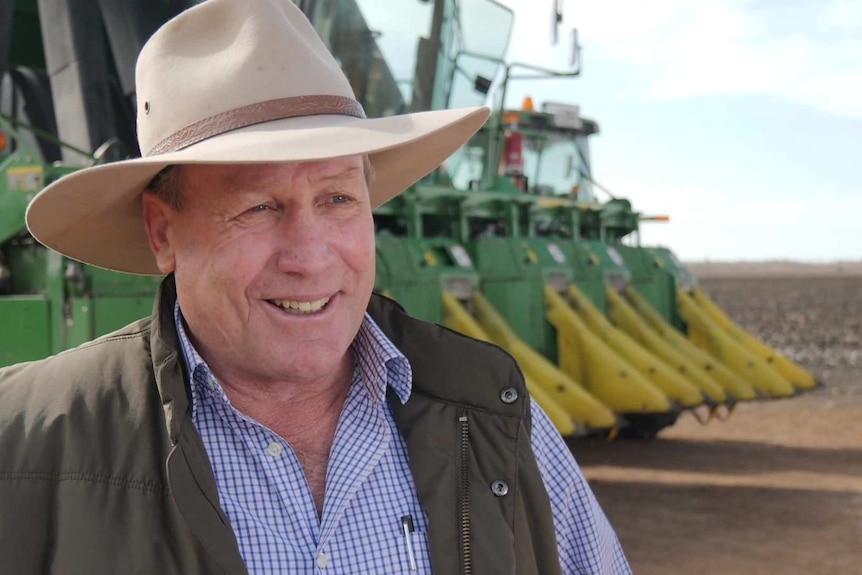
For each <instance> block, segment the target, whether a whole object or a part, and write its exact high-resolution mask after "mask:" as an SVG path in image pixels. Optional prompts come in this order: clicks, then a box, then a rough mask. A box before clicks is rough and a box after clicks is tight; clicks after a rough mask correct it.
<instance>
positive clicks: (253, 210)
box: [246, 204, 272, 214]
mask: <svg viewBox="0 0 862 575" xmlns="http://www.w3.org/2000/svg"><path fill="white" fill-rule="evenodd" d="M268 210H272V206H268V205H266V204H258V205H257V206H254V207H253V208H250V209H248V210H246V212H248V213H251V214H258V213H262V212H266V211H268Z"/></svg>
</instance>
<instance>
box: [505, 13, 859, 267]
mask: <svg viewBox="0 0 862 575" xmlns="http://www.w3.org/2000/svg"><path fill="white" fill-rule="evenodd" d="M502 3H503V4H506V5H508V6H510V7H512V8H513V10H514V11H515V14H516V16H515V27H514V31H513V36H512V42H511V44H510V48H509V60H510V61H511V60H517V61H523V62H529V63H536V64H542V63H547V62H549V61H550V58H551V57H552V54H551V52H550V50H551V48H549V44H550V40H549V37H550V34H549V29H550V24H549V22H550V13H551V1H550V0H503V1H502ZM563 8H564V15H565V19H564V23H563V25H564V26H565V27H572V26H574V27H576V28H577V29H578V34H579V39H580V44H581V46H582V58H583V63H582V72H581V74H580V76H578V77H576V78H566V79H559V80H537V81H521V82H517V83H513V84H512V85H511V86H510V87H509V97H508V98H507V102H508V103H509V104H510V105H513V106H517V105H519V104H520V102H521V99H522V97H523V96H524V95H530V96H531V97H532V98H533V99H534V100H535V101H536V104H537V106H538V105H539V104H540V102H542V101H546V100H552V101H564V102H571V103H576V104H578V105H579V106H580V109H581V114H582V115H583V116H586V117H589V118H592V119H594V120H596V121H598V123H599V125H600V128H601V132H600V133H599V134H597V135H595V136H593V138H592V147H591V152H592V169H593V176H594V178H595V179H596V181H597V182H599V183H600V184H602V185H603V186H605V187H607V188H608V189H610V190H611V191H612V192H613V193H614V194H615V195H617V196H622V197H627V198H629V199H630V200H631V201H632V203H633V205H634V207H635V209H637V210H638V211H641V212H643V213H646V214H650V215H669V216H670V222H669V223H644V224H643V225H642V230H641V240H642V243H644V244H651V245H654V244H660V245H665V246H667V247H669V248H671V249H672V250H673V251H674V252H676V253H677V255H678V256H680V257H681V258H682V259H685V260H689V261H693V260H713V261H716V260H722V261H723V260H765V259H791V260H800V261H808V262H825V261H835V260H859V259H862V234H860V233H859V232H858V231H857V230H858V229H859V228H860V227H862V226H860V218H862V193H860V192H862V182H860V178H859V177H858V176H857V171H858V166H860V165H862V2H858V1H849V0H697V1H691V0H653V1H649V0H590V1H588V0H578V1H572V0H563ZM557 49H559V47H558V48H557ZM599 197H600V198H601V196H600V195H599Z"/></svg>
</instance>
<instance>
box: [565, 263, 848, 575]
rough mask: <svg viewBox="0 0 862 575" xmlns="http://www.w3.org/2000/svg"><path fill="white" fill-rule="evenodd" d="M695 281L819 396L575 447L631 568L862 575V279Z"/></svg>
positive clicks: (643, 571)
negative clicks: (812, 383)
mask: <svg viewBox="0 0 862 575" xmlns="http://www.w3.org/2000/svg"><path fill="white" fill-rule="evenodd" d="M703 275H706V274H702V273H701V276H702V277H703ZM701 284H702V286H703V287H704V288H705V290H706V291H707V292H708V293H709V294H711V295H712V296H713V298H714V299H715V300H716V301H717V302H718V303H719V304H720V305H721V306H722V307H723V308H724V309H725V310H726V311H727V312H728V313H729V315H731V316H732V317H733V318H734V319H736V320H737V321H738V322H739V323H740V324H741V325H743V326H744V327H746V328H747V329H749V330H750V331H752V332H753V333H756V334H757V335H759V336H760V337H761V338H762V339H763V340H765V341H767V342H768V343H770V344H771V345H773V346H774V347H776V348H778V349H779V350H781V351H782V352H783V353H784V354H785V355H787V356H788V357H791V358H793V359H795V360H797V361H799V362H800V363H801V364H802V365H803V366H805V367H806V368H808V369H809V370H811V371H813V372H814V373H815V374H816V375H817V376H818V378H819V379H821V380H822V381H823V382H824V383H825V387H824V388H822V389H820V390H817V391H815V392H811V393H808V394H805V395H802V396H798V397H795V398H792V399H787V400H779V401H765V402H758V403H752V404H746V405H742V406H740V407H739V408H738V409H737V410H736V412H735V413H734V414H733V416H732V418H731V419H730V420H729V421H726V422H713V423H711V424H709V425H708V426H701V425H699V424H698V423H697V422H696V421H695V419H694V418H693V417H692V416H691V415H684V416H683V417H681V418H680V420H679V421H678V423H677V424H676V425H675V426H673V427H671V428H669V429H666V430H664V431H663V432H662V433H661V434H660V436H659V438H658V439H656V440H654V441H649V442H637V441H615V442H611V443H608V442H600V441H596V442H587V441H579V442H573V443H572V450H573V452H574V453H575V455H576V457H577V458H578V461H579V462H580V463H581V466H582V467H583V469H584V473H585V474H586V476H587V478H588V479H589V480H590V482H591V483H592V485H593V488H594V490H595V492H596V496H597V497H598V499H599V501H600V502H601V503H602V506H603V507H604V509H605V511H606V512H607V514H608V517H609V518H610V520H611V522H612V523H613V525H614V527H615V528H616V530H617V533H618V535H619V537H620V540H621V541H622V544H623V547H624V549H625V551H626V554H627V556H628V558H629V561H630V562H631V565H632V569H633V571H634V573H635V574H636V575H653V574H655V575H658V574H662V575H665V574H677V573H680V574H709V575H714V574H718V575H724V574H751V575H765V574H770V575H771V574H782V575H796V574H799V575H802V574H806V575H820V574H823V575H826V574H829V575H843V574H848V575H858V574H862V375H860V373H859V367H860V364H862V352H860V345H859V344H860V338H862V277H847V276H846V275H836V276H834V277H823V276H822V275H819V274H811V275H809V276H808V277H797V278H781V277H761V278H755V277H745V278H732V277H726V275H725V276H722V277H715V278H705V279H702V282H701Z"/></svg>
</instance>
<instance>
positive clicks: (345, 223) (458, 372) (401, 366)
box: [0, 0, 628, 575]
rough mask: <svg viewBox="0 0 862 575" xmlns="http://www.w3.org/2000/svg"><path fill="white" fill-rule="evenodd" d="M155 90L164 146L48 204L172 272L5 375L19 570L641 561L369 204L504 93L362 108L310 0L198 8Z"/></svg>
mask: <svg viewBox="0 0 862 575" xmlns="http://www.w3.org/2000/svg"><path fill="white" fill-rule="evenodd" d="M137 96H138V101H139V117H138V133H139V142H140V145H141V150H142V152H143V154H144V157H143V158H142V159H137V160H130V161H126V162H118V163H115V164H110V165H106V166H100V167H96V168H92V169H89V170H84V171H81V172H78V173H76V174H73V175H71V176H69V177H67V178H65V179H63V180H61V181H59V182H57V183H55V184H53V185H52V186H49V187H48V188H47V189H46V190H44V191H43V192H42V193H41V194H40V195H39V196H38V197H37V198H35V199H34V201H33V202H32V204H31V206H30V208H29V210H28V225H29V226H30V229H31V231H32V232H33V234H34V236H36V237H37V238H38V239H40V241H42V242H43V243H45V244H46V245H48V246H49V247H52V248H54V249H56V250H58V251H60V252H62V253H64V254H66V255H68V256H70V257H73V258H76V259H80V260H82V261H85V262H88V263H91V264H94V265H98V266H102V267H106V268H110V269H115V270H120V271H128V272H134V273H161V274H165V275H166V276H167V278H166V280H165V281H164V283H163V285H162V288H161V290H160V293H159V295H158V296H157V299H156V302H155V306H154V312H153V316H152V317H151V318H147V319H145V320H141V321H139V322H136V323H135V324H132V325H131V326H129V327H127V328H125V329H123V330H121V331H119V332H116V333H114V334H111V335H109V336H106V337H104V338H100V339H99V340H96V341H95V342H92V343H90V344H87V345H84V346H82V347H80V348H78V349H76V350H72V351H69V352H66V353H63V354H60V355H59V356H56V357H53V358H49V359H47V360H43V361H40V362H34V363H30V364H22V365H18V366H13V367H11V368H8V369H6V370H3V371H2V372H0V422H2V423H0V558H2V563H0V564H2V566H3V570H4V572H5V571H8V572H10V573H35V572H55V573H114V572H116V573H219V572H224V573H310V572H319V573H327V572H332V573H381V574H383V573H385V574H389V573H430V572H431V571H432V568H433V571H434V572H435V573H467V574H470V573H472V574H476V575H479V574H491V573H494V574H496V573H518V574H524V573H526V574H553V573H627V572H628V566H627V565H626V562H625V559H624V557H623V555H622V552H621V550H620V548H619V544H618V542H617V540H616V537H615V536H614V534H613V531H612V530H611V528H610V526H609V525H608V523H607V520H606V518H605V517H604V515H603V513H602V511H601V509H600V508H599V506H598V504H597V503H596V501H595V499H594V498H593V496H592V494H591V492H590V490H589V488H588V486H587V485H586V482H585V481H584V479H583V477H582V476H581V474H580V472H579V471H578V469H577V466H576V465H575V463H574V461H573V459H572V458H571V455H570V454H569V453H568V451H567V450H566V448H565V445H564V444H563V443H562V441H561V439H560V437H559V436H558V435H557V434H556V433H555V432H554V430H553V428H552V427H551V425H550V423H549V422H548V420H547V418H546V417H545V416H544V414H542V413H541V411H540V410H539V409H538V408H536V407H534V406H533V405H532V404H531V403H530V401H529V399H528V396H527V393H526V388H525V386H524V383H523V378H522V377H521V376H520V374H519V372H518V371H517V368H516V366H515V365H514V363H513V361H512V360H511V358H510V357H508V356H507V355H505V354H504V353H502V352H501V351H500V350H498V349H497V348H495V347H493V346H490V345H488V344H484V343H481V342H476V341H473V340H470V339H468V338H465V337H462V336H459V335H457V334H454V333H452V332H449V331H447V330H444V329H442V328H440V327H437V326H433V325H429V324H425V323H423V322H419V321H417V320H414V319H412V318H410V317H409V316H407V315H406V314H405V313H404V312H403V310H401V309H400V308H399V307H398V306H397V305H396V304H394V303H393V302H391V301H388V300H386V299H384V298H381V297H379V296H374V297H372V295H371V291H372V287H373V283H374V262H375V259H374V227H373V221H372V216H371V210H372V209H373V208H374V207H376V206H378V205H380V204H381V203H383V202H385V201H386V200H388V199H390V198H391V197H392V196H394V195H395V194H397V193H399V192H400V191H401V190H403V189H404V188H405V187H407V186H409V185H410V184H411V183H412V182H414V181H416V180H417V179H419V178H420V177H422V176H423V175H424V174H425V173H427V172H429V171H430V170H432V169H433V168H434V167H435V166H436V165H438V164H439V163H440V162H441V161H442V160H443V159H444V158H445V157H446V156H447V155H449V154H450V153H452V152H453V151H454V150H455V149H457V147H458V146H459V145H460V144H462V143H463V142H464V141H466V140H467V139H468V138H469V137H470V135H472V134H473V133H474V132H475V131H476V130H477V129H478V128H479V126H480V125H481V123H482V122H483V121H484V120H485V118H486V117H487V110H485V109H481V108H480V109H470V110H453V111H441V112H431V113H424V114H415V115H410V116H399V117H393V118H385V119H377V120H369V119H365V118H364V117H363V113H362V110H361V107H360V106H359V105H358V104H357V103H356V102H355V100H354V97H353V94H352V92H351V90H350V87H349V85H348V83H347V80H346V79H345V78H344V76H343V74H342V73H341V71H340V70H339V68H338V65H337V63H336V62H335V60H334V59H333V58H332V57H331V56H330V55H329V54H328V52H327V51H326V50H325V48H324V46H323V45H322V43H321V42H320V40H319V39H318V38H317V36H316V34H315V33H314V31H313V29H312V28H311V26H310V25H309V23H308V22H307V21H306V20H305V18H304V17H303V16H302V14H301V13H300V12H299V11H298V10H297V9H296V8H295V7H294V6H293V5H292V3H290V2H289V1H287V0H210V1H209V2H205V3H203V4H201V5H199V6H197V7H195V8H192V9H190V10H188V11H187V12H185V13H183V14H181V15H180V16H179V17H177V18H176V19H174V20H172V21H171V22H169V23H168V24H166V25H165V26H163V27H162V28H161V29H160V30H159V31H158V32H157V33H156V34H155V35H154V36H153V38H152V39H151V40H150V41H149V42H148V44H147V45H146V46H145V47H144V49H143V51H142V53H141V55H140V58H139V61H138V68H137ZM366 311H367V312H368V313H367V314H366Z"/></svg>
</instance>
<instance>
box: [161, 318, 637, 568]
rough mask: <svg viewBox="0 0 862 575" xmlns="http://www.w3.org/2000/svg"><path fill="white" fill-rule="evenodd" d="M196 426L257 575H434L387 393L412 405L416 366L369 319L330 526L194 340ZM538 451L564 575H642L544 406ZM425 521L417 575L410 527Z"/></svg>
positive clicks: (291, 459)
mask: <svg viewBox="0 0 862 575" xmlns="http://www.w3.org/2000/svg"><path fill="white" fill-rule="evenodd" d="M174 317H175V321H176V326H177V332H178V334H179V338H180V342H181V345H182V349H183V355H184V357H185V361H186V365H187V366H188V370H189V373H190V374H191V378H192V381H191V382H190V383H191V385H190V388H191V408H192V421H193V422H194V424H195V427H196V428H197V430H198V433H199V434H200V436H201V438H202V439H203V443H204V445H205V446H206V450H207V453H208V455H209V458H210V461H211V463H212V466H213V471H214V474H215V478H216V484H217V487H218V495H219V500H220V501H221V506H222V508H223V509H224V511H225V513H226V514H227V517H228V520H229V521H230V524H231V527H232V528H233V531H234V533H235V535H236V539H237V542H238V544H239V550H240V553H241V555H242V558H243V560H244V561H245V564H246V567H247V568H248V571H249V573H250V574H251V575H263V574H273V573H285V574H287V573H290V574H297V573H318V574H321V575H323V574H330V573H331V574H345V575H346V574H351V575H358V574H381V575H382V574H386V575H390V574H396V573H410V574H413V573H418V574H430V573H431V563H430V556H429V552H428V538H427V535H426V533H427V527H428V519H427V517H426V516H425V513H424V512H423V511H422V507H421V506H420V504H419V500H418V498H417V496H416V489H415V486H414V484H413V477H412V475H411V473H410V466H409V463H408V459H407V446H406V444H405V443H404V440H403V439H402V437H401V435H400V433H399V431H398V429H397V428H396V426H395V421H394V419H393V417H392V412H391V410H390V407H389V404H388V402H387V401H386V389H387V387H391V388H392V391H393V392H394V393H395V395H396V396H397V397H398V399H399V400H400V401H401V402H402V403H403V402H406V401H407V399H408V398H409V397H410V392H411V385H412V372H411V369H410V363H409V362H408V361H407V358H406V357H404V355H403V354H401V352H399V351H398V349H396V347H395V345H394V344H393V343H392V342H390V341H389V339H388V338H387V337H386V336H385V335H384V334H383V332H382V331H381V330H380V328H379V327H378V326H377V325H376V324H375V323H374V321H373V320H372V319H371V318H370V317H369V316H368V315H366V316H365V319H364V321H363V323H362V326H361V328H360V330H359V333H358V335H357V336H356V339H355V340H354V342H353V348H352V349H353V353H354V356H355V358H356V369H355V370H354V374H353V381H352V383H351V386H350V389H349V391H348V395H347V399H346V401H345V403H344V407H343V409H342V412H341V416H340V419H339V422H338V426H337V428H336V431H335V439H334V441H333V445H332V451H331V453H330V459H329V464H328V468H327V471H326V491H325V500H324V505H323V513H322V514H321V516H320V518H318V515H317V510H316V508H315V505H314V500H313V498H312V495H311V489H310V488H309V486H308V483H307V481H306V479H305V475H304V473H303V471H302V467H301V465H300V464H299V460H298V459H297V457H296V455H295V454H294V452H293V450H292V449H291V447H290V445H288V443H287V442H286V441H284V440H283V439H282V438H281V437H279V436H278V435H276V434H275V433H273V432H272V431H270V430H269V429H267V428H266V427H264V426H263V425H261V424H260V423H258V422H256V421H254V420H252V419H250V418H249V417H247V416H245V415H243V414H242V413H240V412H239V411H237V410H236V409H234V408H233V407H232V406H231V404H230V401H229V400H228V398H227V396H226V395H225V393H224V391H223V390H222V388H221V386H220V385H219V384H218V382H217V381H216V380H215V378H214V377H213V375H212V373H211V372H210V370H209V368H208V367H207V365H206V363H205V362H204V361H203V359H202V358H201V357H200V355H199V354H198V353H197V351H196V350H195V349H194V347H193V346H192V344H191V342H190V341H189V338H188V336H187V334H186V332H185V329H184V326H183V321H182V319H181V318H182V314H181V312H180V309H179V305H177V307H176V309H175V314H174ZM532 416H533V432H532V444H533V450H534V452H535V455H536V460H537V461H538V464H539V469H540V471H541V474H542V478H543V480H544V482H545V486H546V487H547V490H548V494H549V495H550V499H551V509H552V511H553V517H554V525H555V527H556V531H557V546H558V549H559V554H560V563H561V565H562V568H563V573H564V574H566V575H569V574H572V575H573V574H576V573H577V574H588V573H589V574H593V573H595V574H598V573H601V574H608V575H629V574H630V573H631V572H630V570H629V566H628V564H627V562H626V559H625V557H624V556H623V552H622V550H621V548H620V545H619V542H618V541H617V537H616V535H615V534H614V532H613V530H612V529H611V526H610V524H609V523H608V521H607V519H606V517H605V515H604V513H603V512H602V510H601V508H600V507H599V504H598V503H597V502H596V500H595V497H594V496H593V493H592V491H591V490H590V488H589V486H588V485H587V482H586V480H585V479H584V477H583V475H582V474H581V471H580V469H579V468H578V466H577V464H576V463H575V460H574V458H573V457H572V455H571V453H570V452H569V450H568V448H567V447H566V445H565V443H564V442H563V440H562V438H561V437H560V435H559V434H558V433H557V431H556V430H555V429H554V427H553V425H552V424H551V422H550V420H549V419H548V417H547V416H546V415H545V414H544V412H542V410H541V409H540V408H539V407H538V406H537V405H536V404H535V403H533V404H532ZM405 515H410V516H412V518H413V523H414V528H415V532H414V533H413V535H412V537H411V544H412V548H413V552H414V555H415V563H416V571H411V564H410V558H409V555H408V550H407V543H406V540H405V535H404V532H403V531H402V526H401V517H403V516H405Z"/></svg>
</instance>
